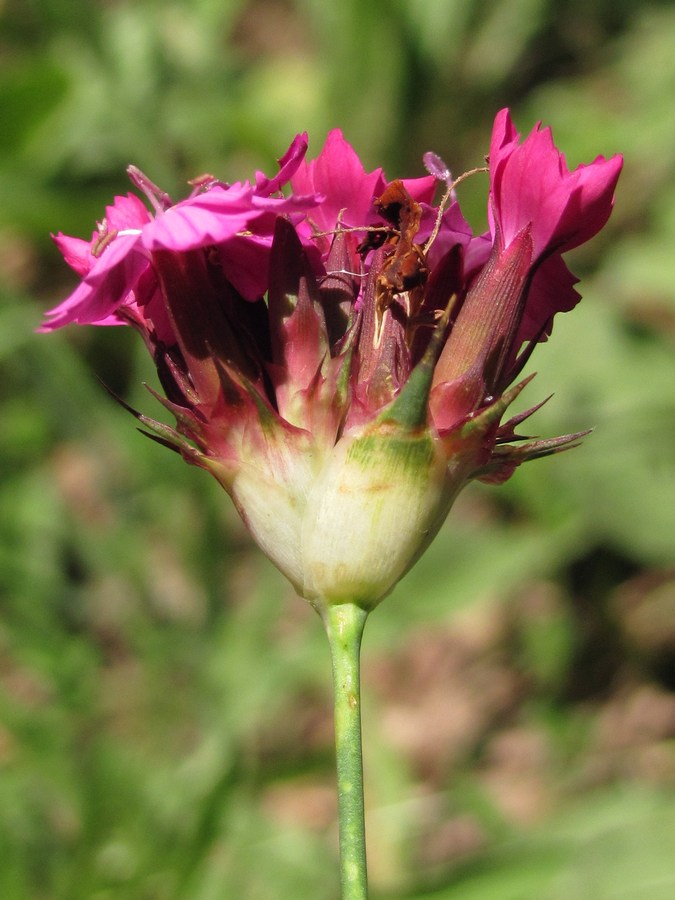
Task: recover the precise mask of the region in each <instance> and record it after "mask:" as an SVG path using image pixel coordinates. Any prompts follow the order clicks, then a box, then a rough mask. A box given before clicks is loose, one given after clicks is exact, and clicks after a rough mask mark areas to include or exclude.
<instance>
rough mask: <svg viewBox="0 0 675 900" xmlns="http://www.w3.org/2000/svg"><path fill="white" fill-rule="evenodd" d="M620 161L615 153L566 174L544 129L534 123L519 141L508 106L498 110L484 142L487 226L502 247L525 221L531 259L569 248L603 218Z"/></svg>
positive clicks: (588, 235)
mask: <svg viewBox="0 0 675 900" xmlns="http://www.w3.org/2000/svg"><path fill="white" fill-rule="evenodd" d="M622 164H623V161H622V159H621V157H620V156H615V157H612V159H610V160H605V159H604V158H603V157H598V158H597V159H596V160H595V162H593V163H590V165H586V166H579V167H578V168H577V169H576V170H575V171H574V172H570V171H569V170H568V168H567V164H566V162H565V157H564V156H563V154H562V153H560V151H559V150H558V149H557V148H556V147H555V145H554V143H553V138H552V135H551V130H550V128H543V129H542V128H541V127H540V126H539V125H538V126H537V127H536V128H534V129H533V131H532V132H531V133H530V135H529V136H528V137H527V138H526V139H525V140H524V141H523V143H519V136H518V134H517V132H516V131H515V129H514V127H513V123H512V122H511V119H510V116H509V113H508V110H502V111H501V112H500V113H499V114H498V115H497V117H496V119H495V124H494V129H493V134H492V142H491V145H490V180H491V210H490V214H491V227H493V224H494V221H496V222H497V223H498V224H499V228H500V231H501V234H502V239H503V241H504V245H505V246H508V245H509V244H510V242H511V241H512V240H513V239H514V237H515V236H516V235H517V234H518V233H519V231H520V230H521V229H522V228H523V227H524V226H525V225H527V224H531V226H532V238H533V242H534V255H535V258H536V259H539V258H541V257H542V256H544V255H546V254H547V253H550V252H553V251H558V252H564V251H566V250H570V249H571V248H572V247H576V246H578V245H579V244H581V243H583V242H584V241H587V240H588V239H589V238H591V237H593V235H594V234H596V233H597V232H598V231H599V230H600V228H602V226H603V225H604V224H605V222H606V221H607V219H608V218H609V214H610V212H611V209H612V202H613V194H614V189H615V187H616V183H617V179H618V177H619V173H620V171H621V167H622ZM493 231H494V227H493Z"/></svg>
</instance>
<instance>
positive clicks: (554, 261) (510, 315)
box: [432, 110, 623, 428]
mask: <svg viewBox="0 0 675 900" xmlns="http://www.w3.org/2000/svg"><path fill="white" fill-rule="evenodd" d="M622 164H623V160H622V158H621V157H620V156H614V157H612V158H611V159H609V160H605V159H604V158H603V157H598V158H597V159H596V160H595V161H594V162H592V163H590V164H589V165H586V166H579V167H578V168H577V169H575V170H574V171H573V172H570V171H568V169H567V166H566V164H565V158H564V156H563V154H561V153H560V151H559V150H557V149H556V147H555V146H554V144H553V140H552V137H551V131H550V129H548V128H545V129H543V130H542V129H540V127H539V126H537V127H536V128H535V129H534V130H533V131H532V132H531V134H530V135H529V136H528V137H527V138H526V139H525V141H523V142H522V143H520V138H519V135H518V134H517V133H516V131H515V129H514V127H513V124H512V122H511V118H510V116H509V112H508V110H502V111H501V112H500V113H499V114H498V115H497V117H496V119H495V123H494V128H493V132H492V141H491V145H490V200H489V204H488V215H489V219H490V231H491V235H492V242H493V248H492V254H491V257H490V260H489V261H488V262H487V263H486V264H485V266H484V268H483V269H482V271H481V273H480V275H479V276H478V278H477V279H476V281H475V282H474V284H473V285H472V287H471V289H470V290H469V293H468V295H467V297H466V300H465V301H464V303H463V304H462V307H461V309H460V311H459V313H458V316H457V320H456V322H455V324H454V326H453V330H452V333H451V335H450V337H449V339H448V341H447V343H446V345H445V347H444V349H443V353H442V354H441V358H440V360H439V364H438V366H437V368H436V374H435V377H434V382H435V400H434V402H433V404H432V406H433V408H434V410H435V419H436V421H437V424H438V425H439V427H441V428H444V427H448V425H450V424H451V423H452V421H453V420H454V419H456V418H457V417H458V416H459V415H461V414H468V413H471V412H472V411H473V410H474V409H476V408H477V407H479V406H480V405H481V404H482V403H483V402H484V398H485V397H486V396H495V395H497V394H499V393H501V392H502V391H503V390H504V389H505V387H506V386H508V384H509V383H510V382H511V381H512V380H513V379H514V377H515V376H516V375H517V373H518V371H520V369H521V368H522V365H523V364H524V361H525V359H526V358H527V356H529V352H531V349H532V348H533V345H534V344H535V343H536V342H537V341H540V340H544V339H545V338H546V336H547V335H548V334H549V333H550V330H551V326H552V322H553V317H554V315H555V314H556V313H558V312H564V311H567V310H570V309H572V307H573V306H574V305H575V304H576V303H577V301H578V300H579V294H578V293H577V292H576V290H575V289H574V284H575V282H576V280H577V279H576V278H575V277H574V275H572V273H571V272H570V271H569V269H568V268H567V266H566V265H565V263H564V261H563V259H562V256H561V254H562V253H563V252H565V251H567V250H570V249H572V248H573V247H577V246H578V245H579V244H581V243H583V242H584V241H587V240H588V239H589V238H591V237H593V235H595V234H596V233H597V232H598V231H599V230H600V229H601V228H602V227H603V225H604V224H605V223H606V222H607V219H608V218H609V215H610V213H611V210H612V205H613V201H614V189H615V187H616V183H617V180H618V178H619V174H620V172H621V167H622ZM527 343H529V344H530V348H529V350H528V351H526V353H525V354H523V356H522V357H521V358H520V360H518V359H517V355H518V353H519V351H520V350H521V348H522V346H523V344H527Z"/></svg>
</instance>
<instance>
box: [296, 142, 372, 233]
mask: <svg viewBox="0 0 675 900" xmlns="http://www.w3.org/2000/svg"><path fill="white" fill-rule="evenodd" d="M384 184H385V181H384V177H383V175H382V169H375V171H374V172H366V171H365V169H364V168H363V165H362V163H361V160H360V159H359V157H358V156H357V154H356V152H355V151H354V149H353V148H352V146H351V144H349V143H348V142H347V141H346V140H345V139H344V137H343V135H342V132H341V131H340V129H339V128H336V129H333V131H330V132H329V133H328V136H327V138H326V143H325V144H324V146H323V149H322V150H321V153H320V154H319V156H318V157H317V158H316V159H314V160H311V161H310V162H305V163H303V165H301V166H300V167H299V168H298V170H297V172H296V173H295V175H294V176H293V178H292V179H291V185H292V187H293V190H294V191H295V192H296V193H299V194H311V193H317V194H321V195H323V198H324V200H323V202H322V203H321V205H320V206H319V207H317V208H316V209H314V210H312V214H311V219H312V221H313V222H315V223H316V225H317V226H318V227H319V229H321V230H323V231H330V230H331V229H334V228H335V225H336V223H337V221H338V218H339V216H340V214H341V213H342V218H341V221H342V224H343V225H345V226H358V225H364V224H365V223H366V222H367V220H368V215H369V213H370V211H371V207H372V203H373V198H374V197H376V196H377V195H378V194H380V193H381V192H382V190H384Z"/></svg>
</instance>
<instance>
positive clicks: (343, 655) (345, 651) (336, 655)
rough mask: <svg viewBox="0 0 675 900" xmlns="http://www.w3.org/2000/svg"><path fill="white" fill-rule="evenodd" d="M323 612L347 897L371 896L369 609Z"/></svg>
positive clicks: (342, 875)
mask: <svg viewBox="0 0 675 900" xmlns="http://www.w3.org/2000/svg"><path fill="white" fill-rule="evenodd" d="M322 615H323V621H324V625H325V627H326V632H327V634H328V640H329V642H330V649H331V658H332V661H333V690H334V703H335V751H336V758H337V784H338V823H339V832H340V882H341V885H342V900H367V897H368V874H367V868H366V826H365V817H364V808H363V757H362V750H361V683H360V651H361V637H362V635H363V628H364V625H365V624H366V619H367V618H368V612H367V610H364V609H362V608H361V607H360V606H357V605H356V604H354V603H342V604H339V605H336V606H327V607H326V608H325V609H324V611H323V614H322Z"/></svg>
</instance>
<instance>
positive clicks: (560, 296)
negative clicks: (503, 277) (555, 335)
mask: <svg viewBox="0 0 675 900" xmlns="http://www.w3.org/2000/svg"><path fill="white" fill-rule="evenodd" d="M578 280H579V279H578V278H577V277H576V276H575V275H574V274H573V273H572V272H570V270H569V269H568V268H567V266H566V265H565V262H564V260H563V258H562V257H561V256H560V255H559V254H557V253H556V254H554V255H553V256H550V257H549V258H548V259H545V260H544V262H543V263H542V264H541V265H540V266H539V267H538V269H537V271H536V272H535V275H534V277H533V279H532V284H531V285H530V289H529V291H528V294H527V303H526V305H525V310H524V312H523V318H522V321H521V323H520V327H519V329H518V332H517V335H516V339H515V340H514V342H513V348H514V351H517V350H518V349H519V347H521V346H522V344H524V343H526V342H527V341H533V340H535V339H537V340H545V339H546V337H547V336H548V335H549V334H550V333H551V328H552V325H553V316H554V315H555V314H556V313H559V312H569V310H571V309H573V308H574V307H575V306H576V305H577V303H578V302H579V300H580V299H581V298H580V295H579V293H578V292H577V291H576V290H575V289H574V285H575V284H576V283H577V281H578Z"/></svg>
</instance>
